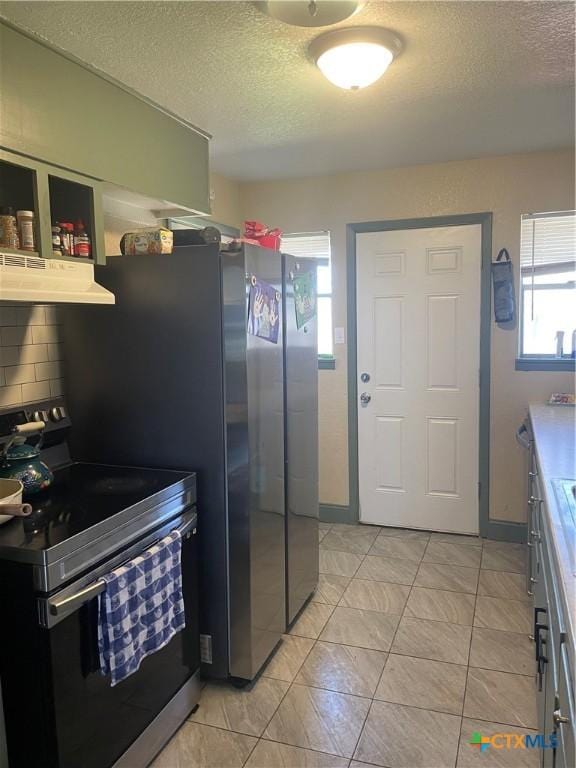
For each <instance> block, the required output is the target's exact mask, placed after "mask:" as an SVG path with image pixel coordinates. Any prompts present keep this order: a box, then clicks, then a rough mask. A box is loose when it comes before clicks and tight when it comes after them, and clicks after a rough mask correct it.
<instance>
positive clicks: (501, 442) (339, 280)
mask: <svg viewBox="0 0 576 768" xmlns="http://www.w3.org/2000/svg"><path fill="white" fill-rule="evenodd" d="M240 193H241V203H242V218H248V219H249V218H257V219H260V220H262V221H264V222H266V223H267V224H268V225H270V226H278V227H280V228H281V229H283V230H284V231H285V232H304V231H313V230H320V229H328V230H330V231H331V233H332V252H333V283H334V325H335V326H344V327H346V224H347V223H349V222H357V221H369V220H378V219H399V218H422V217H427V216H441V215H449V214H459V213H476V212H481V211H492V212H493V214H494V229H493V251H494V253H497V251H498V249H500V248H501V247H503V246H506V247H507V248H508V250H509V252H510V255H511V257H512V260H513V261H514V266H515V268H516V275H517V274H518V251H519V236H520V215H521V214H522V213H527V212H531V211H554V210H565V209H572V208H574V207H575V205H574V155H573V154H571V153H570V152H568V151H565V152H549V153H534V154H526V155H509V156H506V157H492V158H485V159H481V160H469V161H465V162H452V163H443V164H438V165H426V166H413V167H405V168H397V169H390V170H383V171H375V172H370V173H367V172H362V173H349V174H340V175H337V176H327V177H321V178H307V179H296V180H286V181H276V182H259V183H247V184H242V185H241V186H240ZM516 349H517V332H516V331H506V330H501V329H499V328H497V327H495V326H494V324H493V326H492V384H491V426H490V430H491V462H490V465H491V489H490V514H491V517H493V518H496V519H504V520H515V521H519V520H523V519H524V509H523V502H522V495H523V478H522V472H523V459H524V457H523V454H522V451H521V450H520V448H519V447H518V446H517V445H516V442H515V438H514V433H515V429H516V427H517V426H518V424H519V422H520V421H521V419H522V418H523V416H524V413H525V411H526V406H527V405H528V403H529V402H531V401H542V400H543V399H544V398H547V397H548V395H549V394H550V392H552V391H573V389H574V379H573V376H572V375H571V374H567V373H543V372H519V371H515V370H514V359H515V356H516ZM335 354H336V358H337V360H336V370H335V371H321V372H320V393H319V395H320V413H319V419H320V498H321V501H322V502H323V503H325V504H343V505H346V504H347V503H348V443H347V440H348V430H347V371H346V346H345V345H342V346H336V347H335Z"/></svg>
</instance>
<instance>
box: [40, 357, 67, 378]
mask: <svg viewBox="0 0 576 768" xmlns="http://www.w3.org/2000/svg"><path fill="white" fill-rule="evenodd" d="M34 367H35V368H36V376H35V380H36V381H46V380H47V379H59V378H60V376H61V375H62V374H61V371H60V363H59V362H58V361H57V360H55V361H53V362H51V363H36V365H35V366H34Z"/></svg>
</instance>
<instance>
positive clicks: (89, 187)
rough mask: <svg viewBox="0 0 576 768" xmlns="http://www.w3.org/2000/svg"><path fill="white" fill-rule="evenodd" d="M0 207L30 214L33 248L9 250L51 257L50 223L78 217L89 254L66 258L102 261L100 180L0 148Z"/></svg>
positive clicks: (103, 254)
mask: <svg viewBox="0 0 576 768" xmlns="http://www.w3.org/2000/svg"><path fill="white" fill-rule="evenodd" d="M3 206H9V207H11V208H13V209H14V211H17V210H30V211H33V213H34V241H35V245H34V251H13V252H15V253H21V254H25V255H31V256H41V257H42V258H45V259H49V258H52V257H53V255H54V254H53V251H52V225H53V224H56V223H57V222H63V221H64V222H70V223H71V224H75V223H76V222H77V221H78V220H81V221H82V223H83V225H84V228H85V231H86V234H87V235H88V237H89V238H90V246H91V257H90V258H89V259H83V258H79V257H74V256H70V257H68V258H70V259H72V260H74V261H92V262H95V263H96V264H105V263H106V256H105V248H104V218H103V212H102V184H101V182H99V181H96V180H95V179H91V178H90V177H88V176H80V175H79V174H76V173H72V172H71V171H66V170H64V169H62V168H57V167H55V166H50V165H47V164H46V163H42V162H40V161H39V160H35V159H32V158H29V157H24V156H22V155H17V154H14V153H13V152H7V151H6V150H3V149H0V207H3ZM0 250H2V252H3V253H10V252H11V250H12V249H10V248H7V247H5V246H2V248H0ZM57 258H67V257H66V256H63V255H60V256H57Z"/></svg>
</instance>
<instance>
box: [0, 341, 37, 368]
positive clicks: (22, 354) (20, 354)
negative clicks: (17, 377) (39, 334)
mask: <svg viewBox="0 0 576 768" xmlns="http://www.w3.org/2000/svg"><path fill="white" fill-rule="evenodd" d="M48 359H49V358H48V346H47V345H46V344H29V345H28V346H27V347H0V365H27V364H28V363H44V362H46V360H48Z"/></svg>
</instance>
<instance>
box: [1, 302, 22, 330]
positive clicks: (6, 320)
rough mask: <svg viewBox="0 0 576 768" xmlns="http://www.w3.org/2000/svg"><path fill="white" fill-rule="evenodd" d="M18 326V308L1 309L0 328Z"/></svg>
mask: <svg viewBox="0 0 576 768" xmlns="http://www.w3.org/2000/svg"><path fill="white" fill-rule="evenodd" d="M4 325H18V310H17V309H16V307H10V306H6V307H0V326H4Z"/></svg>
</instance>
